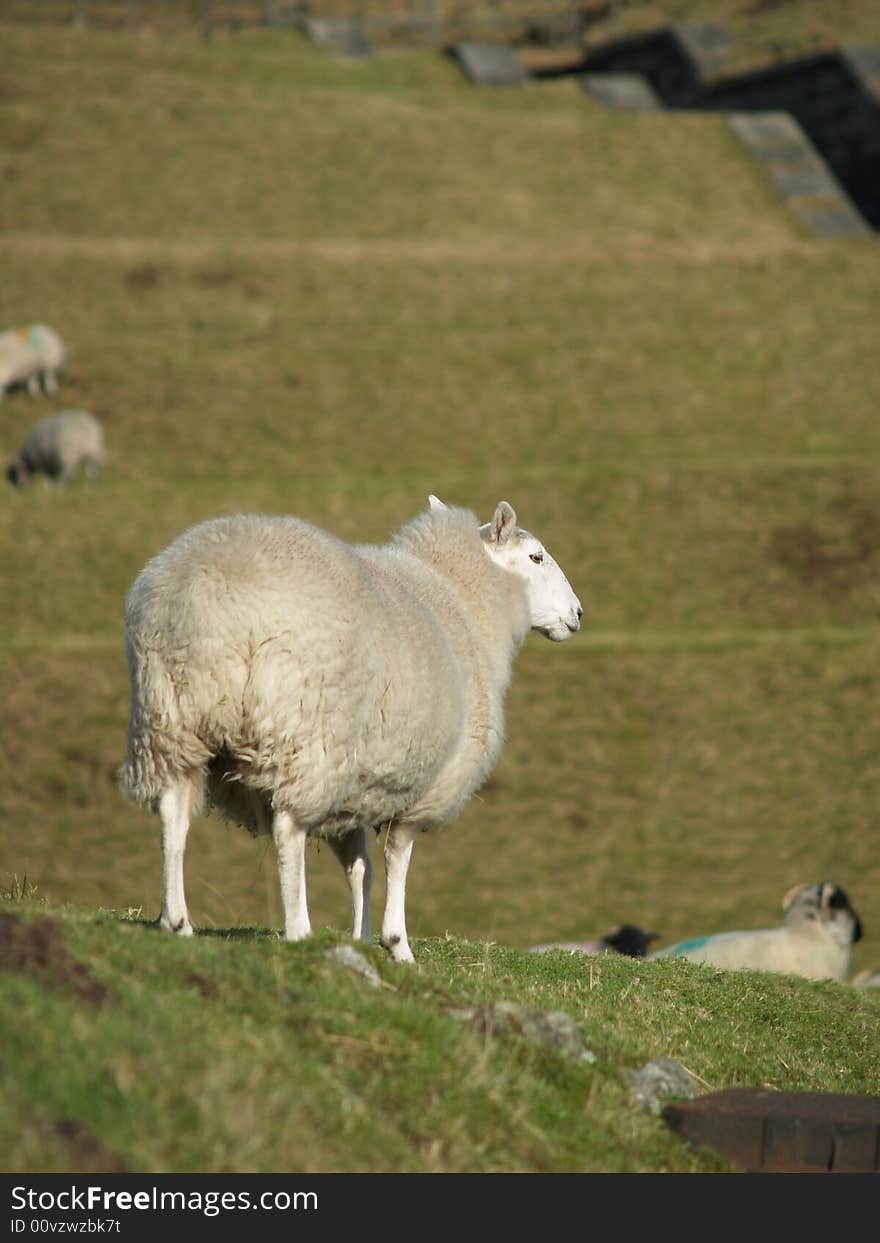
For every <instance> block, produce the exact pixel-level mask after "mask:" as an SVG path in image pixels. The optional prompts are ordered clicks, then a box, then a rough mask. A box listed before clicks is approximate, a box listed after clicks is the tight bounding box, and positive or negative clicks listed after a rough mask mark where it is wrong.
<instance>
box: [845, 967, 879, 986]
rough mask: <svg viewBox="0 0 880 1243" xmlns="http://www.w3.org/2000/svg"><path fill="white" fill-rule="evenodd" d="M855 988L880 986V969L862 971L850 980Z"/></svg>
mask: <svg viewBox="0 0 880 1243" xmlns="http://www.w3.org/2000/svg"><path fill="white" fill-rule="evenodd" d="M850 984H852V986H853V988H880V971H871V970H870V969H869V970H867V971H860V972H859V973H858V975H854V976H853V978H852V979H851V980H850Z"/></svg>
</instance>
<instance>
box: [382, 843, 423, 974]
mask: <svg viewBox="0 0 880 1243" xmlns="http://www.w3.org/2000/svg"><path fill="white" fill-rule="evenodd" d="M414 836H415V830H414V829H412V828H410V827H409V826H402V825H392V826H391V828H390V829H389V830H388V836H387V837H386V839H385V914H384V915H383V917H382V944H383V945H384V946H385V948H386V949H387V950H389V951H390V953H391V957H392V958H393V959H394V961H395V962H415V959H414V958H413V954H412V950H411V949H410V948H409V941H408V940H407V936H406V909H405V908H406V874H407V872H408V870H409V860H410V855H411V854H412V848H413V838H414Z"/></svg>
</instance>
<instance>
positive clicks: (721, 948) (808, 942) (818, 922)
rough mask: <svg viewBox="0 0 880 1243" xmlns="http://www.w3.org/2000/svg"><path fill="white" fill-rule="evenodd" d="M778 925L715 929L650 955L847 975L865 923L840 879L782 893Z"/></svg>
mask: <svg viewBox="0 0 880 1243" xmlns="http://www.w3.org/2000/svg"><path fill="white" fill-rule="evenodd" d="M782 909H783V912H784V919H783V923H782V926H781V927H779V928H758V929H754V930H747V931H743V932H716V933H713V934H711V935H709V936H701V937H693V938H691V939H690V940H688V941H679V942H678V943H677V944H676V945H668V946H666V947H665V948H664V949H661V950H657V951H656V952H655V953H653V954H651V955H649V957H651V958H686V959H687V960H688V961H689V962H701V963H708V964H709V965H710V966H713V967H731V968H741V969H745V968H750V969H751V970H753V971H785V972H788V974H790V975H802V976H805V977H806V978H807V979H808V980H845V979H846V977H847V973H848V971H849V958H850V950H851V948H852V946H853V945H854V943H855V942H856V941H859V940H860V939H861V936H862V925H861V921H860V920H859V917H858V915H857V914H856V913H855V911H854V910H853V908H852V906H851V905H850V900H849V898H848V897H847V895H846V893H845V892H844V890H843V889H841V888H840V886H839V885H834V884H832V883H831V882H830V881H819V882H818V883H817V884H815V885H796V886H795V887H794V888H793V889H790V890H789V891H788V893H787V894H786V895H785V897H784V898H783V899H782Z"/></svg>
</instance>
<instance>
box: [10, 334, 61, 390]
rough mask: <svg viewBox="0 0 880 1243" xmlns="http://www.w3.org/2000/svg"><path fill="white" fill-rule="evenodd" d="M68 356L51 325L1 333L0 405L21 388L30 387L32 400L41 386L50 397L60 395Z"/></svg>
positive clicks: (28, 388)
mask: <svg viewBox="0 0 880 1243" xmlns="http://www.w3.org/2000/svg"><path fill="white" fill-rule="evenodd" d="M66 356H67V351H66V349H65V347H64V342H63V341H62V340H61V338H60V337H59V335H58V333H57V332H56V331H55V329H54V328H50V327H49V326H48V324H31V325H30V327H28V328H11V329H9V331H7V332H0V401H2V400H3V394H4V393H5V392H6V390H7V389H10V388H15V386H16V385H18V384H24V385H26V386H27V391H28V392H29V393H30V395H31V396H32V397H36V395H37V393H39V391H40V385H41V384H42V386H43V389H44V390H45V391H46V392H47V393H57V391H58V381H57V378H56V377H57V375H58V372H59V371H60V369H61V368H62V367H63V366H64V360H65V358H66Z"/></svg>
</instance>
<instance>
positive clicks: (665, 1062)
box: [625, 1057, 697, 1117]
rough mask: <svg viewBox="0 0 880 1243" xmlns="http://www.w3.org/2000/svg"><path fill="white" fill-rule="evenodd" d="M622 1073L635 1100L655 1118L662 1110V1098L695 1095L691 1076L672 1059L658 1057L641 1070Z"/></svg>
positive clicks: (692, 1096) (695, 1089) (690, 1098)
mask: <svg viewBox="0 0 880 1243" xmlns="http://www.w3.org/2000/svg"><path fill="white" fill-rule="evenodd" d="M625 1074H626V1078H627V1079H628V1080H629V1085H630V1092H631V1093H632V1095H633V1096H634V1097H635V1099H636V1100H637V1101H638V1102H639V1104H640V1105H641V1106H642V1107H643V1108H644V1109H647V1111H648V1113H652V1114H655V1115H656V1116H658V1117H659V1115H660V1114H661V1112H662V1110H663V1098H664V1097H667V1096H672V1097H677V1098H684V1099H686V1100H693V1098H694V1097H695V1096H696V1094H697V1083H696V1080H695V1079H694V1077H693V1075H691V1074H690V1073H689V1072H688V1071H686V1070H685V1068H684V1067H683V1066H681V1065H679V1063H678V1062H675V1061H673V1059H672V1058H671V1057H658V1058H656V1059H655V1060H654V1061H652V1062H648V1063H647V1064H646V1065H644V1066H643V1067H642V1068H641V1070H628V1071H626V1072H625Z"/></svg>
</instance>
